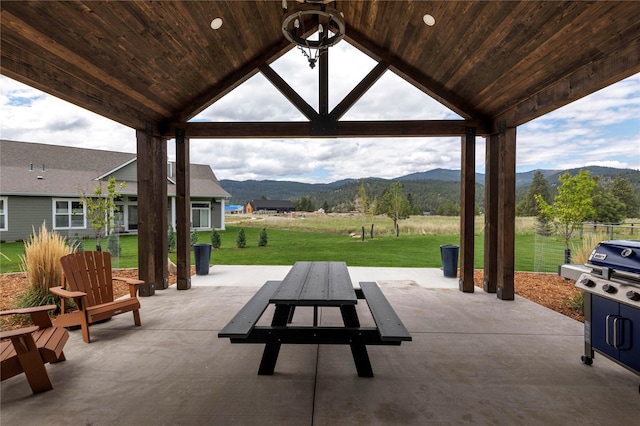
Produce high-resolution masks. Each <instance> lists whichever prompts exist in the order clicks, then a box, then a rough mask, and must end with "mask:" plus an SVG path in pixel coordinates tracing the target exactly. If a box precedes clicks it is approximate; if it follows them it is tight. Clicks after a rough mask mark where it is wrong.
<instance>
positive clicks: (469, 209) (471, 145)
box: [459, 127, 476, 293]
mask: <svg viewBox="0 0 640 426" xmlns="http://www.w3.org/2000/svg"><path fill="white" fill-rule="evenodd" d="M460 170H461V173H462V174H461V178H460V185H461V187H460V203H461V208H460V248H461V250H460V281H459V287H460V291H463V292H465V293H473V291H474V285H473V261H474V240H473V238H474V232H473V231H474V220H475V206H476V202H475V197H476V191H475V189H476V129H475V128H474V127H467V129H466V131H465V135H464V136H463V137H462V165H461V168H460Z"/></svg>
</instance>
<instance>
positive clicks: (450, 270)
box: [440, 244, 460, 278]
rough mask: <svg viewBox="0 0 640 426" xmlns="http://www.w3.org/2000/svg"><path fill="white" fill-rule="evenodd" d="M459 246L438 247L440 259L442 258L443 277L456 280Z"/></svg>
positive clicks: (445, 245) (444, 245) (446, 245)
mask: <svg viewBox="0 0 640 426" xmlns="http://www.w3.org/2000/svg"><path fill="white" fill-rule="evenodd" d="M459 250H460V247H459V246H456V245H453V244H443V245H441V246H440V257H441V258H442V271H443V272H444V276H445V277H450V278H456V277H457V276H458V251H459Z"/></svg>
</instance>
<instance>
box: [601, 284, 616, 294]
mask: <svg viewBox="0 0 640 426" xmlns="http://www.w3.org/2000/svg"><path fill="white" fill-rule="evenodd" d="M602 290H604V292H605V293H609V294H613V293H615V292H616V291H618V290H617V289H616V288H615V287H614V286H612V285H610V284H605V285H603V286H602Z"/></svg>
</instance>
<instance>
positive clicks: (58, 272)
mask: <svg viewBox="0 0 640 426" xmlns="http://www.w3.org/2000/svg"><path fill="white" fill-rule="evenodd" d="M32 229H33V232H32V234H31V236H30V237H29V240H27V241H26V242H25V244H24V254H23V255H20V261H21V265H20V266H21V269H22V271H23V272H25V273H26V274H27V282H28V286H29V288H28V289H27V291H26V292H25V294H24V296H23V297H22V298H21V300H20V302H19V305H20V307H24V308H26V307H32V306H42V305H48V304H58V305H59V303H58V301H57V300H56V297H55V296H54V295H53V294H52V293H50V292H49V288H50V287H55V286H59V285H60V282H61V279H62V265H61V264H60V258H61V257H62V256H65V255H67V254H69V253H72V252H73V251H74V249H75V247H74V246H69V245H67V244H66V241H65V238H64V237H62V236H61V235H60V234H58V233H56V232H50V231H49V230H48V229H47V227H46V225H45V224H44V223H43V224H42V226H41V227H40V231H39V232H36V230H35V228H32Z"/></svg>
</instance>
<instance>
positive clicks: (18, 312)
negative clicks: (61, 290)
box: [0, 305, 56, 315]
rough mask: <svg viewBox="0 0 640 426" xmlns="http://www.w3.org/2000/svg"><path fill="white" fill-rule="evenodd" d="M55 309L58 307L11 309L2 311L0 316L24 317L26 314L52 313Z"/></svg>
mask: <svg viewBox="0 0 640 426" xmlns="http://www.w3.org/2000/svg"><path fill="white" fill-rule="evenodd" d="M55 308H56V305H44V306H34V307H32V308H19V309H10V310H6V311H0V315H24V314H31V313H33V312H42V311H52V310H54V309H55Z"/></svg>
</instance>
